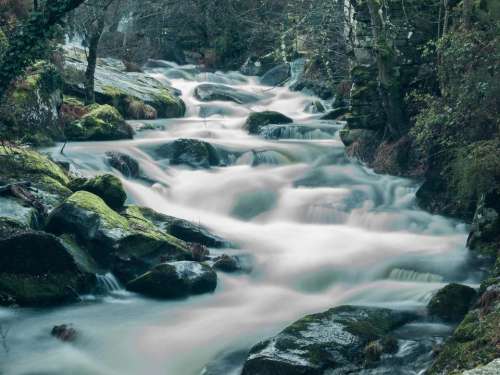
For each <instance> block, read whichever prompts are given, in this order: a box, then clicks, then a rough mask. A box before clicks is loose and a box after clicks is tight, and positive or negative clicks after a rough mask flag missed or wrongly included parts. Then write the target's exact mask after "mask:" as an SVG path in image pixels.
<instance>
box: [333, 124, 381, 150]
mask: <svg viewBox="0 0 500 375" xmlns="http://www.w3.org/2000/svg"><path fill="white" fill-rule="evenodd" d="M376 137H377V134H376V133H375V132H374V131H373V130H368V129H349V128H348V127H347V126H346V127H344V128H343V129H342V130H341V131H340V140H341V141H342V143H343V144H344V145H345V146H346V147H349V146H352V145H353V144H354V143H355V142H358V141H359V142H364V141H369V140H370V139H376Z"/></svg>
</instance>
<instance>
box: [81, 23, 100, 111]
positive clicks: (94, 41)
mask: <svg viewBox="0 0 500 375" xmlns="http://www.w3.org/2000/svg"><path fill="white" fill-rule="evenodd" d="M104 18H105V15H104V14H103V15H102V16H101V17H99V19H98V20H97V25H96V28H95V30H93V32H92V34H91V35H90V39H89V53H88V55H87V69H86V70H85V104H94V103H95V90H94V88H95V69H96V66H97V48H98V47H99V41H100V40H101V36H102V33H103V31H104Z"/></svg>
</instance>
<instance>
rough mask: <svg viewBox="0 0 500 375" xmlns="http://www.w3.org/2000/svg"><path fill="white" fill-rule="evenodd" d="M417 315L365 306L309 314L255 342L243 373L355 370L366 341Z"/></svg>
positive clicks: (296, 374)
mask: <svg viewBox="0 0 500 375" xmlns="http://www.w3.org/2000/svg"><path fill="white" fill-rule="evenodd" d="M413 319H415V316H414V315H413V314H411V313H406V312H401V311H393V310H389V309H383V308H374V307H361V306H340V307H336V308H333V309H331V310H328V311H326V312H324V313H320V314H314V315H308V316H306V317H304V318H302V319H300V320H298V321H297V322H295V323H293V324H292V325H291V326H289V327H287V328H285V329H284V330H283V331H282V332H281V333H279V334H278V335H276V336H274V337H273V338H271V339H269V340H266V341H263V342H261V343H259V344H257V345H255V346H254V347H253V348H252V349H251V351H250V354H249V356H248V358H247V360H246V362H245V365H244V368H243V372H242V375H276V374H287V375H299V374H300V375H305V374H307V375H315V374H317V375H321V374H323V373H324V372H325V371H326V370H331V371H334V373H335V374H348V373H349V374H351V373H356V372H359V371H361V370H362V369H363V367H364V364H365V361H366V360H367V351H366V347H367V345H368V344H370V343H371V342H373V341H376V340H379V339H384V338H386V337H387V336H388V335H389V334H390V333H391V332H392V331H394V330H395V329H397V328H399V327H401V326H403V325H404V324H406V323H408V322H410V321H411V320H413ZM384 350H386V349H385V348H384V347H383V346H382V351H384ZM387 350H389V349H387ZM370 356H371V354H370Z"/></svg>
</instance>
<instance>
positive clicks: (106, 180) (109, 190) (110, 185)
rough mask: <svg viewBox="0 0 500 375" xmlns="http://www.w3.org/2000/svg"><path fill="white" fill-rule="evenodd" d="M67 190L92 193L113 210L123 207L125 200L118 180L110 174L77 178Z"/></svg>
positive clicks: (125, 197)
mask: <svg viewBox="0 0 500 375" xmlns="http://www.w3.org/2000/svg"><path fill="white" fill-rule="evenodd" d="M69 188H70V189H71V190H73V191H75V192H76V191H82V190H85V191H88V192H90V193H93V194H95V195H97V196H98V197H100V198H102V200H103V201H104V202H105V203H106V204H107V205H108V206H109V207H111V208H113V209H117V208H121V207H123V204H124V203H125V200H126V199H127V194H126V193H125V190H123V186H122V183H121V181H120V179H119V178H118V177H115V176H113V175H112V174H104V175H102V176H97V177H94V178H91V179H82V178H78V179H75V180H73V181H72V182H71V183H70V184H69Z"/></svg>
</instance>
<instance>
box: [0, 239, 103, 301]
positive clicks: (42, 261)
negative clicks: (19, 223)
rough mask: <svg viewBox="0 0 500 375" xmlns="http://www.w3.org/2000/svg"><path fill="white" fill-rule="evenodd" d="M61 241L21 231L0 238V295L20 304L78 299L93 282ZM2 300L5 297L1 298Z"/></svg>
mask: <svg viewBox="0 0 500 375" xmlns="http://www.w3.org/2000/svg"><path fill="white" fill-rule="evenodd" d="M95 282H96V280H95V275H93V274H90V273H87V272H84V271H82V270H81V269H80V268H79V267H78V265H77V263H76V261H75V259H74V258H73V256H72V255H71V254H70V253H69V252H68V251H67V250H66V248H65V247H64V246H63V244H62V243H61V241H60V240H59V239H58V238H57V237H55V236H53V235H51V234H48V233H44V232H35V231H22V232H18V233H15V234H13V235H11V236H8V237H6V238H2V239H0V295H2V296H4V297H5V296H8V297H9V298H8V299H7V300H10V301H12V302H13V303H15V304H18V305H20V306H49V305H56V304H61V303H65V302H72V301H75V300H77V299H78V295H79V294H80V293H86V292H89V291H90V290H91V289H92V288H93V287H94V286H95ZM1 300H5V298H1Z"/></svg>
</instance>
